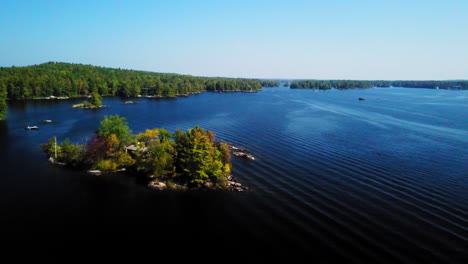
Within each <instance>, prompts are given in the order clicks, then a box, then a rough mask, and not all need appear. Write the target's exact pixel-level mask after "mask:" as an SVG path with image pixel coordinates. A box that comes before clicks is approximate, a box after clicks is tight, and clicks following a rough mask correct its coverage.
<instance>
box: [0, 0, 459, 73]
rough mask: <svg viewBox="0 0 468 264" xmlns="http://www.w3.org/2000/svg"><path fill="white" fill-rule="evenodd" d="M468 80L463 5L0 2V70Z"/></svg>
mask: <svg viewBox="0 0 468 264" xmlns="http://www.w3.org/2000/svg"><path fill="white" fill-rule="evenodd" d="M47 61H62V62H74V63H84V64H93V65H99V66H107V67H120V68H127V69H138V70H148V71H156V72H174V73H182V74H191V75H198V76H226V77H254V78H309V79H468V1H467V0H447V1H442V0H437V1H435V0H422V1H419V0H414V1H413V0H404V1H400V0H389V1H386V0H374V1H371V0H369V1H352V0H348V1H345V0H343V1H333V0H331V1H324V0H322V1H312V0H309V1H295V0H284V1H275V0H265V1H260V0H258V1H254V0H251V1H247V0H245V1H244V0H233V1H223V0H199V1H196V0H193V1H188V0H187V1H182V0H180V1H177V0H170V1H157V0H153V1H138V0H131V1H117V0H115V1H104V0H102V1H98V0H89V1H88V0H79V1H74V0H70V1H69V0H57V1H46V0H42V1H40V0H36V1H28V0H0V66H12V65H15V66H25V65H32V64H39V63H43V62H47Z"/></svg>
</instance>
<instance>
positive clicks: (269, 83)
mask: <svg viewBox="0 0 468 264" xmlns="http://www.w3.org/2000/svg"><path fill="white" fill-rule="evenodd" d="M260 83H261V84H262V86H263V87H279V85H280V82H279V81H274V80H260Z"/></svg>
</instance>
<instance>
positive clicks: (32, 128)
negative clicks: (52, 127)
mask: <svg viewBox="0 0 468 264" xmlns="http://www.w3.org/2000/svg"><path fill="white" fill-rule="evenodd" d="M25 129H26V130H38V129H39V127H37V126H27V127H26V128H25Z"/></svg>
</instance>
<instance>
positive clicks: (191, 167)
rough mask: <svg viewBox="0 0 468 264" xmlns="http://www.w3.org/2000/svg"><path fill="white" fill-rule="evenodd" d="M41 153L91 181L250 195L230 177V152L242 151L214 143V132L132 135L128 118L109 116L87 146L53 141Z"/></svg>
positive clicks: (161, 131)
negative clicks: (116, 178)
mask: <svg viewBox="0 0 468 264" xmlns="http://www.w3.org/2000/svg"><path fill="white" fill-rule="evenodd" d="M42 149H43V150H44V152H45V153H46V154H47V155H48V156H49V157H50V158H49V161H50V162H51V163H53V164H56V165H60V166H66V167H70V168H73V169H77V170H82V171H87V172H88V173H90V174H93V175H100V174H102V173H111V172H126V173H129V174H132V175H135V176H137V177H142V178H145V179H147V180H148V181H149V183H148V186H149V187H151V188H153V189H156V190H164V189H171V190H188V189H220V190H233V191H243V190H246V189H247V188H246V187H244V186H242V184H240V183H239V182H237V181H236V180H235V179H234V177H233V176H232V174H231V167H232V163H231V150H237V151H238V152H239V151H240V150H241V149H240V148H237V147H232V146H230V145H228V144H227V143H224V142H219V141H216V140H215V134H214V133H213V132H211V131H209V130H204V129H203V128H200V127H198V126H196V127H194V128H192V129H189V130H187V131H186V132H183V131H181V130H177V131H176V132H175V133H174V134H172V133H170V132H169V131H167V130H165V129H164V128H154V129H147V130H146V131H145V132H143V133H139V134H136V135H134V134H132V131H131V130H130V129H129V127H128V124H127V122H126V119H125V118H121V117H119V116H118V115H115V116H106V117H105V118H104V119H103V120H102V121H101V123H100V125H99V128H98V130H97V132H96V134H95V135H93V136H92V138H91V139H90V140H89V141H88V142H87V143H85V144H81V145H80V144H73V143H71V142H70V140H68V139H65V140H64V141H63V142H61V143H57V139H56V138H55V137H53V138H51V139H50V140H49V141H48V142H47V143H45V144H43V145H42ZM248 155H251V154H248ZM252 157H253V156H252Z"/></svg>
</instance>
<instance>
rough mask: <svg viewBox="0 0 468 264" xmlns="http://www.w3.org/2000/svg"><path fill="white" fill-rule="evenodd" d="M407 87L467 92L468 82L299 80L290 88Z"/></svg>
mask: <svg viewBox="0 0 468 264" xmlns="http://www.w3.org/2000/svg"><path fill="white" fill-rule="evenodd" d="M391 86H393V87H407V88H429V89H450V90H468V81H464V80H460V81H458V80H457V81H378V80H376V81H357V80H301V81H293V82H292V83H291V86H290V87H291V88H305V89H320V90H326V89H331V88H336V89H359V88H371V87H391Z"/></svg>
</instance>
